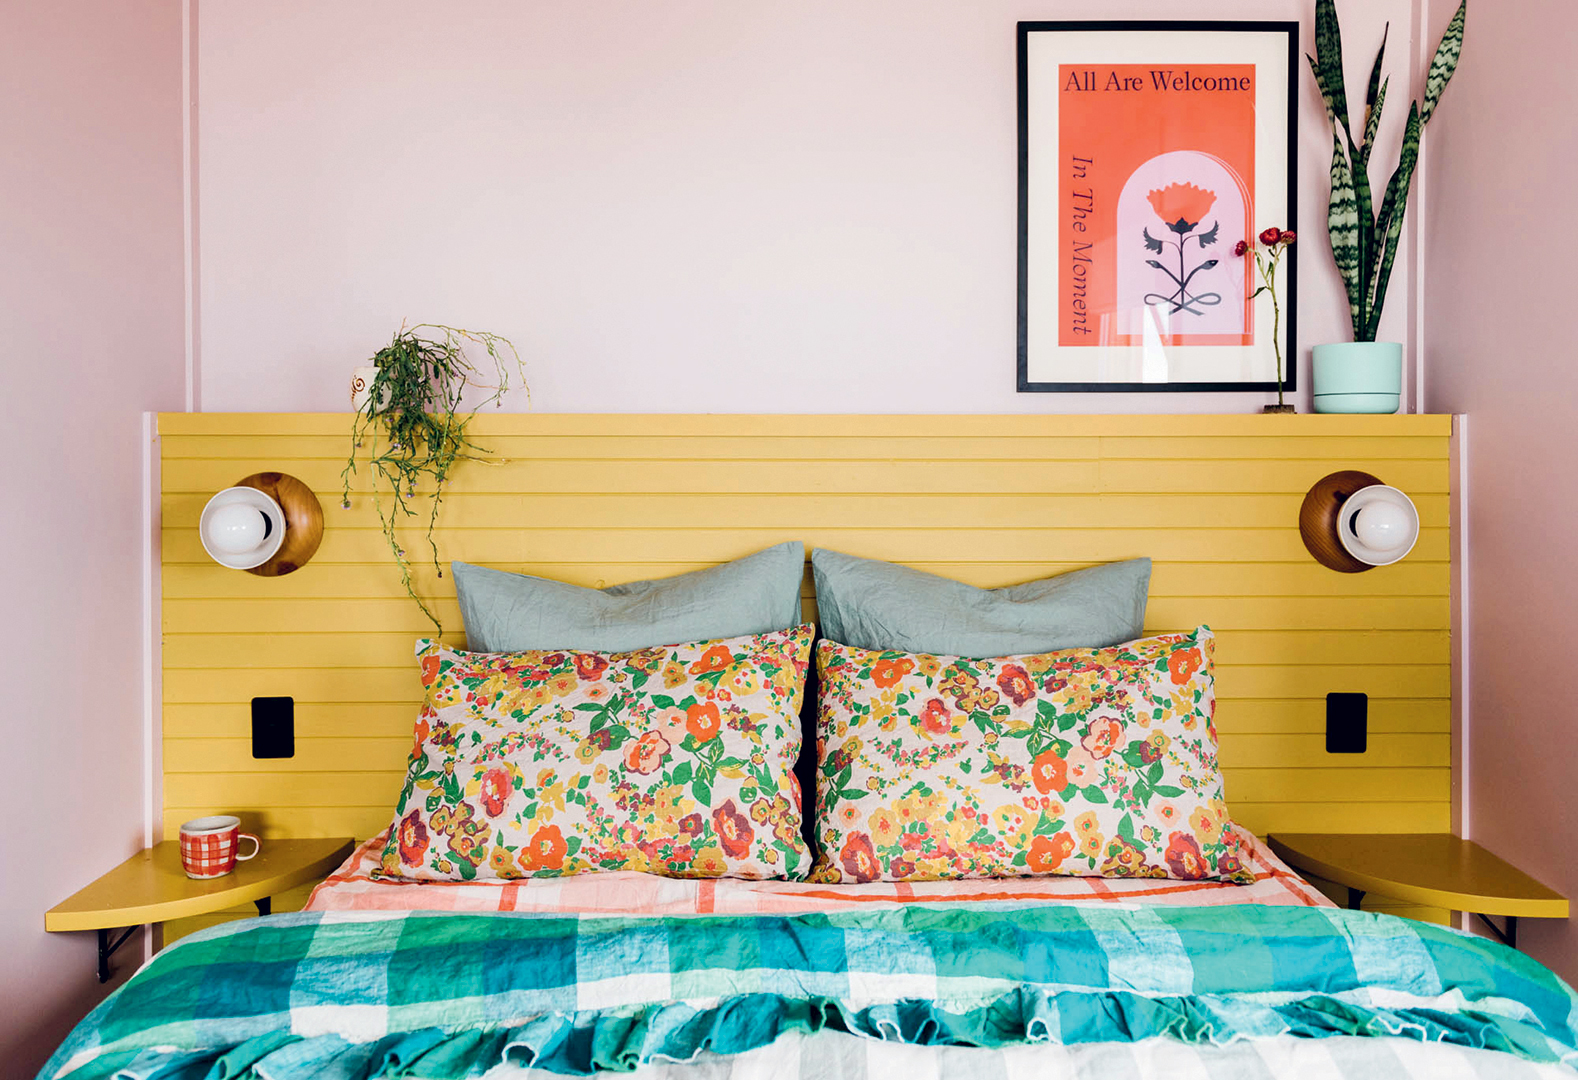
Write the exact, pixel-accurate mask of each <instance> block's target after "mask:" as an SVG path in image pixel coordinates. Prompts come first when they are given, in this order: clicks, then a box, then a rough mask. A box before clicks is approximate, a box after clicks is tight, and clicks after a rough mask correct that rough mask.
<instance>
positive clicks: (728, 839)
mask: <svg viewBox="0 0 1578 1080" xmlns="http://www.w3.org/2000/svg"><path fill="white" fill-rule="evenodd" d="M712 830H713V832H715V833H717V834H718V844H719V846H721V847H722V848H723V853H724V854H725V855H727V856H729V857H730V858H731V859H743V858H744V857H745V856H746V855H749V854H750V851H751V841H752V840H753V839H755V837H756V831H755V830H754V829H752V828H751V819H750V818H748V817H746V816H745V815H744V814H742V813H740V811H739V808H738V807H736V806H735V805H734V800H733V799H728V800H726V801H725V802H724V804H723V805H722V806H720V807H718V808H717V809H716V810H714V811H713V812H712Z"/></svg>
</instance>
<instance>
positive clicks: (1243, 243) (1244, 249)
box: [1233, 240, 1249, 259]
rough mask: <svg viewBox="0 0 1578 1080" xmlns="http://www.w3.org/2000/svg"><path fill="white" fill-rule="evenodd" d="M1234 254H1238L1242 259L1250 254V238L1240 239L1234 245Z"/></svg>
mask: <svg viewBox="0 0 1578 1080" xmlns="http://www.w3.org/2000/svg"><path fill="white" fill-rule="evenodd" d="M1233 254H1234V255H1237V256H1238V257H1239V258H1240V259H1242V258H1243V257H1244V256H1245V255H1248V254H1249V241H1248V240H1240V241H1239V242H1238V243H1236V244H1234V245H1233Z"/></svg>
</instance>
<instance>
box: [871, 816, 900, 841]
mask: <svg viewBox="0 0 1578 1080" xmlns="http://www.w3.org/2000/svg"><path fill="white" fill-rule="evenodd" d="M866 827H867V828H868V829H870V830H871V839H872V840H873V841H875V842H876V845H877V846H878V847H891V846H892V845H894V844H896V843H898V840H899V819H898V818H897V817H895V816H894V815H893V812H892V811H891V810H889V809H888V808H887V807H885V806H884V807H881V808H879V809H876V810H873V811H872V812H871V816H870V817H868V818H866Z"/></svg>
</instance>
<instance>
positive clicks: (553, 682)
mask: <svg viewBox="0 0 1578 1080" xmlns="http://www.w3.org/2000/svg"><path fill="white" fill-rule="evenodd" d="M580 685H581V680H580V678H579V677H577V676H576V674H575V673H574V672H566V673H564V674H562V675H555V676H554V677H553V678H551V679H549V680H548V689H549V691H550V692H551V693H552V694H553V696H554V697H564V696H565V695H566V694H569V693H573V692H574V691H575V689H576V687H578V686H580Z"/></svg>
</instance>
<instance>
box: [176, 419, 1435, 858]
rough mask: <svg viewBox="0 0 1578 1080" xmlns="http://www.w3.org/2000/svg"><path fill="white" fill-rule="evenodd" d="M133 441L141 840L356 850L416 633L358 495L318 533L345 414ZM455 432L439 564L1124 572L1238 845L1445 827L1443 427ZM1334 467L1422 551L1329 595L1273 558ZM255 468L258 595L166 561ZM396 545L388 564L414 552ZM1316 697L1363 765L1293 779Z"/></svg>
mask: <svg viewBox="0 0 1578 1080" xmlns="http://www.w3.org/2000/svg"><path fill="white" fill-rule="evenodd" d="M159 430H160V436H161V438H160V445H161V453H162V477H163V483H162V487H163V538H164V544H163V594H164V603H163V626H164V651H163V685H164V714H163V715H164V732H163V753H164V776H163V790H164V822H165V833H166V835H174V832H175V828H176V826H178V825H179V823H180V822H182V821H184V820H186V819H187V818H190V817H194V816H196V815H199V814H204V813H210V812H214V811H218V810H227V811H236V812H239V813H240V814H242V816H243V817H244V818H245V819H246V821H247V823H248V824H249V825H251V826H253V827H256V828H258V829H261V831H262V833H263V835H264V836H265V837H268V836H312V835H334V834H352V835H355V836H357V837H366V836H368V835H370V834H372V833H373V832H375V831H377V830H379V829H381V828H382V827H383V826H384V825H385V824H386V823H387V821H388V818H389V815H390V813H391V812H392V810H393V807H394V803H395V798H396V796H397V794H398V791H399V787H400V782H401V778H402V776H403V771H404V766H405V757H406V753H407V751H408V750H409V748H410V739H411V726H412V721H413V718H414V716H415V711H416V707H417V703H418V701H419V697H420V695H419V684H418V680H417V675H416V666H415V664H414V662H413V660H412V643H413V640H414V639H415V638H416V637H417V636H418V635H421V634H423V633H425V632H427V631H428V630H429V629H430V627H429V625H428V624H427V623H426V621H425V620H424V619H423V617H422V615H421V613H420V611H419V610H418V609H417V607H416V605H415V604H414V603H412V602H411V601H410V600H409V599H407V598H406V597H405V596H404V594H403V592H402V590H401V586H400V581H399V576H398V574H397V572H396V570H395V567H394V565H393V562H392V559H391V557H390V554H389V551H388V549H387V547H386V546H385V545H384V541H383V538H382V536H381V534H380V532H379V530H378V527H377V519H376V517H375V516H374V512H373V508H372V505H371V500H370V499H369V498H368V497H367V495H366V494H365V493H356V494H354V495H353V499H354V503H355V505H354V506H353V508H352V509H350V510H342V509H340V480H339V477H340V470H341V469H342V468H343V467H344V464H345V455H346V453H347V451H348V449H349V430H350V417H349V416H347V415H295V414H286V415H274V414H215V413H206V414H165V415H163V416H161V417H160V421H159ZM473 433H474V435H475V437H476V438H477V440H478V441H479V442H481V443H482V444H483V445H484V446H486V447H487V448H489V449H490V450H492V451H494V453H495V454H496V455H498V456H499V457H500V458H502V459H504V460H502V461H500V462H497V463H489V464H482V463H465V464H463V465H462V466H461V467H460V468H459V469H458V471H457V473H456V475H455V477H454V481H453V486H452V488H451V494H450V495H449V496H448V497H447V498H446V499H445V502H444V508H443V516H442V519H441V525H442V528H441V529H440V531H439V533H438V543H439V547H440V551H441V554H442V556H443V557H444V558H445V559H446V560H448V559H452V558H454V559H463V560H465V561H467V562H475V563H482V564H487V565H491V566H497V567H500V568H503V569H508V570H521V571H526V572H528V573H533V574H540V575H545V576H548V577H553V578H559V579H562V580H565V581H570V582H575V583H577V584H583V585H605V584H613V583H615V582H620V581H626V580H631V579H635V578H643V577H654V576H663V575H668V574H674V573H679V572H681V571H685V570H691V569H695V568H698V567H701V566H706V565H709V564H712V563H717V562H720V561H723V560H726V559H731V558H735V557H738V556H740V555H744V554H747V553H749V552H751V551H755V550H757V549H759V548H762V547H766V546H767V545H769V544H774V543H778V542H780V541H783V540H789V539H800V540H803V541H805V543H806V545H807V546H808V547H816V546H827V547H831V548H836V549H838V550H841V551H847V552H850V553H852V554H856V555H864V556H871V557H875V558H882V559H891V560H896V561H899V562H903V563H907V564H909V565H912V566H915V567H918V568H920V569H923V570H929V571H932V572H934V573H938V574H944V575H947V576H949V577H954V578H959V579H961V580H964V581H968V582H971V583H973V584H976V585H983V586H994V585H1003V584H1007V583H1010V582H1017V581H1024V580H1027V579H1030V578H1035V577H1041V576H1045V575H1047V574H1050V573H1056V572H1058V571H1062V570H1068V569H1073V568H1076V567H1079V566H1085V565H1089V564H1091V563H1096V562H1105V561H1109V560H1114V559H1126V558H1131V557H1134V556H1140V555H1149V556H1150V557H1151V558H1153V559H1154V560H1155V572H1154V577H1153V579H1152V585H1151V601H1150V608H1149V612H1148V616H1147V620H1146V621H1147V625H1148V627H1149V628H1151V629H1156V630H1161V629H1180V628H1185V627H1193V626H1195V625H1196V624H1198V623H1208V624H1210V625H1211V626H1212V627H1213V628H1214V629H1215V630H1216V631H1217V633H1218V635H1219V643H1218V662H1219V682H1218V694H1219V700H1220V704H1219V707H1218V727H1219V729H1220V732H1221V738H1222V748H1221V760H1222V764H1223V769H1224V774H1225V780H1226V786H1227V796H1228V801H1229V803H1230V805H1231V807H1232V810H1233V814H1234V816H1235V817H1236V818H1237V819H1238V820H1239V821H1240V822H1241V823H1242V824H1243V825H1245V826H1246V827H1248V828H1250V829H1252V830H1254V831H1255V832H1258V833H1262V834H1263V833H1265V832H1266V831H1268V830H1272V829H1288V830H1322V829H1332V830H1356V831H1364V830H1369V831H1413V830H1446V829H1448V828H1449V822H1450V749H1449V742H1450V735H1449V732H1450V702H1449V696H1450V643H1449V626H1450V621H1449V620H1450V614H1449V594H1448V589H1449V581H1450V565H1449V554H1448V551H1449V545H1448V530H1447V524H1448V522H1447V515H1448V441H1449V435H1450V418H1449V417H1445V416H1364V417H1341V416H1260V415H1241V416H1180V415H1166V416H1155V415H1151V416H1034V417H1033V416H625V415H595V416H577V415H533V414H491V415H485V416H481V417H479V418H478V419H477V420H476V422H475V424H474V427H473ZM1348 468H1355V469H1363V470H1365V471H1367V472H1371V473H1374V474H1375V475H1377V476H1379V477H1381V479H1383V480H1384V481H1386V482H1387V483H1389V484H1393V485H1395V486H1397V487H1400V488H1402V489H1403V490H1405V491H1407V492H1408V493H1409V494H1410V495H1411V496H1413V498H1414V501H1415V503H1416V504H1417V505H1418V507H1419V511H1420V515H1421V518H1422V524H1423V532H1422V535H1421V537H1420V540H1419V544H1418V547H1417V548H1416V549H1415V550H1414V552H1413V554H1412V555H1410V556H1409V557H1408V558H1407V559H1406V560H1404V561H1403V562H1401V563H1399V564H1397V565H1395V566H1390V567H1384V568H1380V569H1376V570H1372V571H1370V572H1368V573H1363V574H1351V575H1349V574H1339V573H1335V572H1333V571H1330V570H1327V569H1325V568H1323V567H1321V566H1319V565H1318V564H1316V562H1315V561H1314V560H1313V559H1311V558H1310V557H1309V556H1308V554H1306V552H1305V551H1304V548H1303V546H1302V544H1301V542H1300V540H1299V534H1298V509H1299V504H1300V500H1301V499H1302V497H1303V493H1304V492H1305V490H1306V489H1307V488H1308V487H1309V486H1310V484H1311V483H1313V482H1314V481H1315V480H1316V479H1318V478H1319V477H1321V476H1323V475H1325V474H1326V473H1328V472H1332V471H1334V470H1336V469H1348ZM259 470H278V471H283V472H288V473H292V474H294V475H296V476H298V477H300V478H301V479H303V480H305V481H306V482H307V483H308V484H309V485H311V486H312V488H313V489H314V490H315V491H317V493H318V495H319V497H320V499H322V501H323V505H324V513H325V519H326V520H325V532H324V539H323V546H322V548H321V549H320V550H319V552H318V554H317V556H316V557H315V558H314V559H313V561H312V562H311V563H310V564H309V565H308V566H306V567H305V568H304V569H302V570H300V571H298V572H296V573H294V574H291V575H289V576H287V577H283V578H261V577H257V576H254V575H252V574H247V573H241V572H237V571H234V570H227V569H224V568H223V567H220V566H218V565H217V564H215V563H213V562H212V561H210V560H209V559H208V558H207V556H206V555H205V554H204V552H203V550H202V546H201V544H200V543H199V541H198V537H197V531H196V525H197V518H198V513H199V511H200V510H201V509H202V506H203V503H204V502H205V501H206V500H207V499H208V497H209V496H210V495H212V494H213V493H214V492H215V491H218V490H219V489H220V488H223V487H226V486H228V485H230V484H233V483H234V482H235V481H236V480H238V479H239V478H241V477H243V476H245V475H247V474H249V473H252V472H256V471H259ZM363 476H365V472H364V473H363ZM407 540H408V543H407V545H406V546H407V547H408V548H409V549H410V550H411V552H412V553H413V555H415V556H418V559H419V557H420V554H421V552H422V551H424V550H425V545H423V544H422V543H421V534H420V531H419V530H418V529H417V528H412V529H411V530H410V531H409V533H408V534H407ZM417 580H418V583H419V589H420V591H421V592H422V593H423V594H424V595H425V596H426V597H430V598H432V599H433V600H434V601H436V604H437V606H436V610H437V611H438V612H439V613H440V615H441V617H442V619H443V621H444V626H445V631H446V634H445V637H446V638H447V639H449V640H452V641H454V642H457V643H458V642H461V641H462V640H463V633H462V627H461V623H460V615H459V610H458V608H457V606H456V604H455V599H454V590H453V587H452V585H451V584H450V581H449V578H448V576H447V574H446V576H445V578H444V579H443V580H438V579H437V578H436V577H435V575H434V572H433V568H432V565H431V564H430V563H429V564H428V565H427V566H425V567H422V566H421V565H418V571H417ZM805 588H806V596H807V598H808V599H812V595H811V588H810V579H809V575H808V576H807V583H806V586H805ZM807 610H808V612H810V613H812V614H814V612H815V605H814V602H813V603H812V604H810V605H808V609H807ZM1333 690H1338V691H1363V692H1366V693H1368V694H1369V695H1370V742H1369V750H1368V752H1367V753H1365V754H1363V755H1360V756H1341V757H1334V756H1329V755H1327V754H1326V753H1325V739H1324V734H1323V732H1324V710H1325V695H1326V694H1327V692H1328V691H1333ZM260 695H262V696H266V695H290V696H292V697H294V698H295V699H296V702H297V705H296V735H297V741H296V756H295V757H294V758H292V759H288V760H277V761H266V760H265V761H257V760H253V758H252V757H251V743H250V730H251V729H250V711H249V703H250V701H251V699H252V698H253V697H254V696H260Z"/></svg>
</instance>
